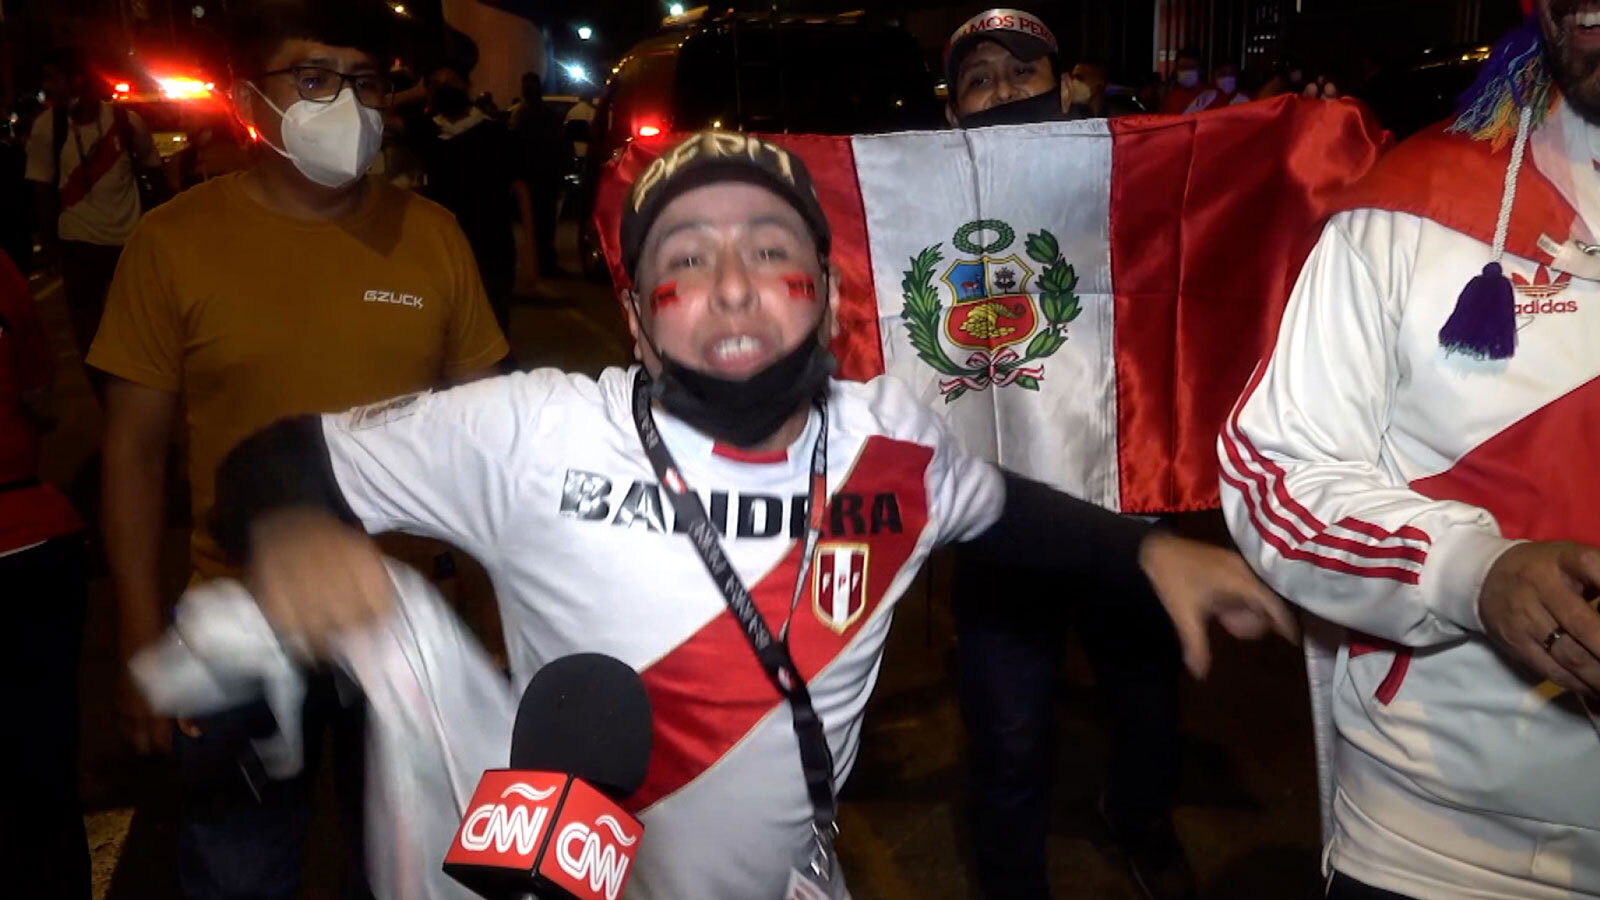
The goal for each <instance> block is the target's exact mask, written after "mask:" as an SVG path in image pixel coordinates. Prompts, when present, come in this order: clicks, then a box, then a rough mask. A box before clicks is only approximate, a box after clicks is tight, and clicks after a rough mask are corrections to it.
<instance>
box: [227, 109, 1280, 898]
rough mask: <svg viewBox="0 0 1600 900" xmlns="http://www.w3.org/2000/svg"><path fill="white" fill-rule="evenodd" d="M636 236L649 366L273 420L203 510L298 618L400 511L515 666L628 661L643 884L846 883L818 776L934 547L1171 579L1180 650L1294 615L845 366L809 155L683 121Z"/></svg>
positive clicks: (543, 376)
mask: <svg viewBox="0 0 1600 900" xmlns="http://www.w3.org/2000/svg"><path fill="white" fill-rule="evenodd" d="M621 237H622V247H623V253H624V255H625V264H626V267H627V270H628V272H629V273H630V274H631V276H632V280H633V288H632V289H631V290H629V291H627V292H626V293H625V294H624V297H623V299H624V301H625V303H626V305H627V308H628V310H629V324H630V327H631V329H632V332H633V334H634V336H635V338H636V340H637V343H638V354H639V358H640V360H641V363H642V364H641V365H639V366H635V367H632V368H631V369H612V370H608V371H606V372H605V373H604V374H602V375H601V376H600V378H599V379H598V380H590V379H588V378H584V377H580V376H577V375H569V374H566V373H563V372H558V371H554V370H541V371H535V372H530V373H521V374H515V375H510V376H506V377H504V378H500V379H496V380H491V381H485V382H481V383H478V384H476V385H472V386H468V387H464V388H460V389H456V390H452V391H449V392H445V393H437V394H421V395H416V396H413V397H408V398H402V399H399V400H395V401H390V402H388V403H384V404H378V405H376V406H372V407H367V408H363V409H358V410H355V411H353V412H351V413H347V414H344V415H337V416H328V417H323V418H320V419H318V418H302V419H295V420H288V421H284V422H281V423H279V424H277V425H275V426H272V427H271V428H269V429H267V430H266V431H264V432H262V433H260V434H258V435H256V436H255V437H252V438H250V439H249V440H247V441H246V442H245V443H244V444H242V445H241V446H240V447H239V448H237V449H236V450H235V451H234V453H233V454H232V455H231V456H230V458H229V460H228V461H227V462H226V463H225V464H224V465H223V467H222V470H221V471H220V473H219V475H218V488H219V495H218V503H217V519H216V525H217V528H218V533H219V537H220V538H221V540H222V541H223V544H224V546H227V547H229V548H230V550H231V551H232V552H234V553H237V554H239V555H241V556H248V562H249V567H250V568H249V571H250V573H251V574H250V579H249V581H250V585H251V588H252V590H253V593H254V594H255V597H256V598H257V601H258V602H259V603H260V604H261V606H262V608H263V609H264V611H265V612H266V613H267V616H268V618H269V619H270V620H271V621H272V622H273V623H274V624H275V625H276V627H277V628H278V629H280V630H281V631H282V632H284V633H288V634H291V635H303V636H308V637H310V638H312V639H314V640H315V639H317V638H320V637H324V636H327V635H329V634H330V633H332V632H336V631H339V630H341V629H347V628H351V627H355V626H359V625H361V624H363V623H364V622H367V621H370V620H372V619H373V618H375V617H377V616H380V615H382V614H383V612H384V611H385V610H386V609H387V607H388V605H389V603H390V591H391V584H390V581H389V577H388V575H387V574H386V572H385V570H384V568H383V565H382V563H381V561H380V558H379V555H378V552H377V550H376V549H375V548H374V547H373V544H372V542H371V540H370V539H369V538H368V537H367V534H368V533H374V532H382V531H388V530H404V531H411V532H417V533H421V534H426V535H432V536H435V537H439V538H442V539H444V540H447V541H450V542H452V543H454V544H457V545H459V546H461V547H463V548H465V549H466V550H467V551H469V552H471V553H472V554H473V555H474V556H476V557H477V558H478V559H479V560H481V561H482V562H483V563H484V565H485V566H486V567H487V568H488V570H489V571H490V573H491V574H492V576H493V578H494V582H495V586H496V589H497V592H498V594H499V597H500V602H501V604H502V615H503V619H504V621H505V633H506V643H507V649H508V652H509V657H510V663H511V668H512V672H513V675H514V680H515V681H516V682H517V683H518V684H525V683H527V681H528V679H529V678H530V677H531V676H532V674H533V672H534V671H535V670H536V669H538V668H539V666H541V665H542V664H544V663H546V662H548V661H550V660H553V659H555V658H558V657H560V656H563V655H566V654H570V653H574V652H578V651H595V652H601V653H606V654H609V655H611V656H614V657H616V658H618V659H621V660H623V661H624V662H626V663H627V664H628V665H630V666H632V667H634V668H635V669H637V670H638V671H639V672H640V674H641V676H642V677H643V679H644V682H645V685H646V687H647V689H648V691H649V695H650V699H651V705H652V707H653V710H654V716H655V719H654V743H653V753H652V757H651V761H650V768H649V773H648V775H647V776H646V779H645V782H644V785H643V787H642V788H641V789H640V790H639V791H638V792H637V793H636V794H635V795H633V796H632V797H630V798H629V802H630V803H631V804H632V806H633V807H634V808H636V809H638V810H641V811H642V813H641V818H642V820H643V822H644V824H645V825H646V828H647V830H648V836H647V837H646V839H645V842H644V845H643V847H642V849H641V855H640V857H639V858H638V860H637V863H636V866H635V869H634V872H635V874H634V875H633V876H632V880H631V882H630V883H629V889H628V893H629V895H630V896H632V897H654V898H682V897H696V898H706V900H750V898H758V897H759V898H768V897H777V896H784V895H785V893H786V890H787V891H794V890H795V887H794V882H793V881H792V879H793V878H795V877H796V876H797V874H798V873H801V872H808V871H809V872H810V873H811V875H810V876H808V877H816V878H820V879H821V880H822V881H824V882H826V883H825V884H824V885H823V887H822V890H824V891H825V892H826V893H827V894H828V895H831V896H843V895H844V891H843V886H842V881H840V880H839V878H838V874H837V867H836V866H832V865H831V864H830V863H831V849H832V847H831V834H832V817H833V815H834V789H835V787H836V785H837V784H838V783H840V782H842V781H843V780H844V778H845V777H847V776H848V774H849V772H850V768H851V765H852V764H853V763H854V761H855V756H856V750H857V746H858V740H859V735H860V725H861V716H862V712H863V709H864V708H865V704H866V701H867V697H868V695H869V693H870V692H871V689H872V686H873V683H874V681H875V679H876V676H877V671H878V665H879V662H880V659H881V654H882V650H883V645H884V639H885V636H886V634H887V632H888V628H889V623H890V619H891V616H892V611H893V607H894V604H895V603H896V601H897V600H898V599H899V598H900V596H901V595H902V594H903V593H904V591H905V589H906V587H907V586H908V585H909V584H910V583H911V580H912V578H913V577H914V576H915V574H916V572H917V570H918V568H919V567H920V566H921V565H922V563H923V561H924V560H925V559H926V558H927V556H928V554H929V552H931V551H932V550H933V549H934V548H935V547H936V546H939V545H941V544H946V543H951V542H958V541H961V542H972V543H973V544H975V545H978V546H984V545H987V546H990V547H992V548H994V550H995V552H997V553H998V554H1001V555H1003V556H1005V557H1006V558H1015V557H1016V556H1017V555H1019V554H1020V555H1025V556H1028V557H1029V558H1032V559H1035V560H1038V561H1039V562H1040V563H1041V564H1045V563H1052V564H1055V565H1057V566H1059V567H1060V568H1061V570H1062V572H1063V574H1064V575H1067V576H1069V577H1071V578H1073V579H1075V580H1082V581H1100V582H1107V583H1111V584H1114V585H1116V586H1118V587H1120V588H1122V589H1124V590H1127V591H1129V597H1130V602H1149V603H1155V602H1157V601H1156V597H1157V596H1158V597H1159V599H1160V602H1161V603H1162V604H1164V605H1165V608H1166V610H1167V612H1168V613H1169V614H1170V616H1171V617H1172V619H1173V621H1174V623H1175V625H1176V627H1177V631H1178V633H1179V634H1180V635H1181V636H1182V638H1183V640H1184V643H1185V648H1186V652H1187V659H1188V661H1189V664H1190V666H1191V668H1192V669H1193V670H1194V671H1195V672H1196V673H1197V674H1200V673H1203V672H1204V671H1205V668H1206V665H1207V658H1208V656H1207V648H1206V627H1207V622H1208V621H1210V620H1219V621H1221V622H1222V623H1223V624H1224V625H1225V626H1226V627H1227V628H1228V629H1229V630H1230V631H1232V632H1233V633H1235V634H1237V635H1248V636H1257V635H1260V634H1262V633H1264V632H1265V631H1266V630H1267V629H1268V628H1269V627H1273V628H1276V629H1278V630H1279V631H1280V632H1283V633H1286V634H1287V633H1288V632H1289V631H1290V625H1289V623H1288V622H1287V620H1286V619H1285V618H1284V616H1285V615H1286V608H1284V607H1283V606H1282V605H1281V604H1280V602H1279V601H1278V600H1277V598H1276V597H1275V596H1274V595H1273V594H1272V593H1271V592H1270V591H1268V590H1267V589H1266V588H1265V587H1264V586H1263V585H1262V584H1261V583H1260V582H1258V581H1257V580H1256V579H1255V578H1254V577H1253V576H1252V575H1251V574H1250V572H1249V570H1248V568H1247V567H1246V566H1245V565H1244V563H1243V561H1242V560H1240V559H1239V558H1238V557H1237V556H1235V555H1234V554H1231V553H1228V552H1225V551H1222V550H1218V549H1215V548H1212V547H1209V546H1205V545H1201V544H1196V543H1192V542H1189V541H1185V540H1182V539H1179V538H1176V537H1173V536H1170V535H1167V534H1164V533H1161V532H1156V531H1151V530H1149V529H1148V528H1147V527H1146V526H1144V525H1143V524H1141V523H1136V522H1130V521H1128V520H1126V519H1123V518H1122V517H1119V516H1116V515H1114V514H1111V513H1108V512H1104V511H1102V510H1100V509H1098V508H1096V507H1093V506H1091V505H1089V504H1086V503H1082V502H1080V501H1077V500H1074V499H1073V498H1071V497H1068V496H1065V495H1063V494H1059V493H1057V492H1055V491H1052V490H1050V489H1048V488H1045V487H1043V486H1041V485H1038V484H1035V483H1032V482H1028V481H1026V480H1024V479H1021V478H1017V477H1013V476H1010V475H1007V474H1005V473H1003V472H1001V471H999V470H997V469H996V468H994V467H993V466H991V465H989V464H988V463H986V462H983V461H982V460H980V459H978V458H976V457H974V456H971V455H969V454H968V453H967V452H966V451H965V450H963V449H962V447H961V446H960V444H959V443H958V442H957V441H956V440H955V439H954V437H953V436H952V435H951V432H950V431H949V430H948V429H947V428H946V426H945V425H944V423H943V422H942V420H941V419H940V418H939V417H938V416H937V415H935V414H934V413H933V412H932V411H931V410H929V409H927V408H925V407H923V406H922V405H920V404H919V403H918V402H917V401H916V399H915V398H914V397H913V396H912V394H911V393H910V391H909V390H907V389H906V388H904V387H903V386H901V385H900V384H899V383H898V382H896V381H895V380H893V379H892V378H879V379H876V380H874V381H872V382H871V383H868V384H852V383H845V382H839V381H835V380H833V379H832V378H831V376H830V372H831V358H830V357H829V355H828V353H827V350H826V342H827V340H828V339H829V338H830V337H831V335H832V333H833V330H834V327H835V326H834V318H833V310H834V306H835V304H836V302H837V301H838V278H837V276H836V275H835V273H834V271H833V269H832V268H831V267H830V265H829V262H828V251H829V243H830V230H829V227H828V222H827V219H826V218H825V216H824V215H823V212H822V209H821V206H820V204H819V203H818V202H817V199H816V194H815V191H814V189H813V188H812V185H811V180H810V176H809V175H808V174H807V172H806V170H805V168H804V166H803V165H802V164H801V162H800V160H799V159H798V158H796V157H793V156H791V155H789V154H788V153H787V152H785V151H784V150H782V149H781V148H779V147H777V146H775V145H773V144H770V143H767V142H764V141H761V140H759V139H757V138H753V137H746V136H744V135H738V134H729V133H719V132H706V133H702V134H698V135H695V136H693V137H691V138H689V139H688V140H687V141H685V142H684V143H683V144H681V145H680V146H678V147H677V148H676V149H674V150H672V151H670V152H668V153H667V154H666V155H665V156H664V157H662V158H661V159H660V160H659V161H658V162H657V163H655V164H654V165H653V166H652V167H651V168H650V169H649V170H648V171H646V172H645V173H644V175H642V176H641V177H640V179H639V180H638V181H637V183H636V184H635V185H634V188H633V190H632V193H631V195H630V197H629V198H628V205H627V208H626V211H625V213H624V216H623V222H622V235H621ZM691 536H693V537H694V540H691ZM719 566H720V568H719ZM708 569H710V570H715V571H718V577H716V578H715V579H713V578H712V577H711V576H710V575H708ZM730 576H731V577H730ZM1135 588H1137V590H1135ZM1152 588H1153V591H1152V590H1151V589H1152ZM746 590H748V594H746V593H744V592H745V591H746ZM758 636H767V637H773V636H777V637H776V638H775V640H774V641H773V642H771V643H767V642H765V641H763V640H761V639H759V638H758ZM758 646H759V647H761V648H762V649H761V650H759V651H758V650H756V649H755V648H756V647H758ZM441 852H442V849H441ZM818 862H821V863H822V865H817V866H813V867H808V866H807V863H813V864H815V863H818ZM818 871H822V872H824V873H829V874H827V875H826V876H819V875H817V874H816V873H817V872H818ZM786 884H787V885H789V887H788V888H787V889H786Z"/></svg>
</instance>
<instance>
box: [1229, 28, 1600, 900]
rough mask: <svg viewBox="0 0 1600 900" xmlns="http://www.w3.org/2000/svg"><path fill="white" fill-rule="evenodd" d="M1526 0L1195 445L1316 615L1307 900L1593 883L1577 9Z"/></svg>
mask: <svg viewBox="0 0 1600 900" xmlns="http://www.w3.org/2000/svg"><path fill="white" fill-rule="evenodd" d="M1534 5H1536V6H1537V9H1535V10H1531V15H1530V17H1529V18H1528V20H1527V21H1526V22H1525V23H1524V24H1523V26H1522V27H1521V28H1519V29H1518V30H1517V31H1516V32H1514V33H1513V34H1511V35H1509V36H1508V37H1507V38H1506V39H1505V40H1503V41H1502V42H1501V44H1500V45H1499V46H1498V47H1497V48H1496V50H1495V53H1494V54H1493V55H1492V56H1491V58H1490V60H1489V61H1488V62H1487V63H1486V64H1485V68H1484V70H1483V73H1482V74H1481V75H1480V77H1479V81H1478V84H1477V85H1475V87H1474V89H1473V91H1472V92H1471V93H1470V94H1469V95H1468V102H1467V103H1466V105H1465V108H1464V110H1463V112H1462V113H1461V114H1460V116H1459V117H1458V118H1457V119H1455V120H1454V121H1453V122H1451V123H1448V124H1446V125H1442V126H1440V127H1439V128H1437V129H1434V130H1432V131H1428V132H1424V133H1422V134H1420V135H1418V136H1417V137H1415V138H1413V139H1411V140H1410V141H1407V142H1406V143H1405V144H1402V145H1401V146H1400V147H1399V148H1398V149H1396V150H1395V151H1394V152H1393V153H1391V154H1390V155H1389V156H1388V157H1386V158H1385V159H1384V160H1383V161H1381V162H1380V163H1379V166H1378V167H1377V168H1376V169H1375V170H1374V171H1373V173H1372V174H1371V175H1370V176H1369V177H1368V179H1367V180H1366V181H1365V182H1364V183H1363V184H1361V185H1359V186H1358V187H1357V189H1356V191H1355V196H1353V197H1351V198H1349V199H1348V201H1347V203H1346V205H1347V207H1348V211H1346V212H1343V213H1340V214H1339V215H1337V216H1335V217H1334V218H1333V219H1332V220H1331V221H1330V222H1329V223H1328V225H1327V228H1326V230H1325V231H1324V232H1323V235H1322V239H1321V241H1320V243H1319V244H1318V245H1317V249H1316V251H1315V252H1314V253H1313V254H1312V255H1311V258H1310V259H1309V260H1308V261H1307V263H1306V266H1305V269H1304V270H1303V271H1302V272H1301V274H1300V282H1299V284H1298V286H1297V287H1296V289H1295V291H1294V294H1293V296H1292V298H1291V300H1290V302H1289V307H1288V310H1287V312H1286V314H1285V318H1284V320H1283V326H1282V330H1281V332H1280V334H1279V337H1278V344H1277V349H1276V350H1275V351H1274V353H1273V355H1272V357H1271V359H1270V360H1269V361H1268V362H1267V363H1266V364H1265V366H1264V368H1263V369H1262V370H1261V371H1259V372H1258V373H1257V376H1256V378H1255V379H1254V380H1253V381H1252V383H1251V387H1250V388H1249V389H1248V390H1247V392H1246V394H1245V397H1244V399H1243V400H1242V401H1241V404H1240V407H1239V409H1238V410H1237V411H1236V412H1235V414H1234V415H1233V416H1232V417H1231V419H1230V421H1229V422H1228V423H1227V425H1226V426H1225V430H1224V433H1223V436H1222V439H1221V451H1222V464H1223V481H1224V485H1223V491H1222V494H1223V501H1224V505H1225V508H1226V512H1227V514H1228V518H1229V522H1230V525H1231V527H1232V530H1233V533H1234V536H1235V537H1236V538H1237V540H1238V542H1239V545H1240V546H1241V547H1242V548H1243V549H1244V551H1245V553H1246V555H1247V556H1248V557H1250V558H1251V559H1252V561H1253V562H1254V563H1255V564H1256V566H1257V568H1258V569H1259V570H1260V571H1261V572H1262V574H1263V575H1264V576H1265V577H1266V579H1267V580H1268V581H1269V582H1270V583H1271V584H1272V585H1273V586H1274V587H1276V588H1277V589H1278V590H1279V591H1281V592H1282V593H1283V594H1284V595H1285V596H1287V597H1288V598H1289V599H1290V600H1292V601H1293V602H1295V603H1297V604H1299V605H1300V606H1303V607H1305V608H1306V609H1307V610H1309V611H1311V612H1312V613H1315V614H1316V615H1317V616H1319V617H1323V618H1325V619H1327V620H1330V621H1331V622H1332V623H1335V624H1336V625H1339V626H1343V628H1342V629H1339V630H1338V632H1339V633H1338V634H1336V635H1335V636H1333V637H1332V638H1331V639H1330V640H1328V641H1326V642H1321V643H1322V644H1323V645H1324V646H1326V647H1327V650H1326V651H1325V653H1323V652H1319V651H1318V650H1317V649H1316V646H1317V645H1316V644H1313V645H1312V651H1311V652H1310V653H1309V658H1310V661H1311V663H1312V666H1311V668H1312V675H1313V677H1312V684H1313V690H1314V694H1315V697H1316V699H1317V700H1318V701H1319V702H1318V703H1317V704H1316V708H1317V710H1318V713H1319V716H1318V718H1319V737H1320V738H1321V739H1322V741H1323V742H1324V745H1325V746H1327V745H1328V744H1331V747H1330V748H1329V749H1330V750H1331V755H1330V757H1329V758H1330V760H1331V777H1330V778H1326V779H1325V782H1324V789H1325V797H1324V800H1325V810H1324V813H1325V819H1324V824H1325V828H1326V836H1327V838H1328V840H1329V847H1328V852H1327V855H1326V856H1325V857H1324V859H1325V860H1327V864H1328V866H1329V871H1328V873H1327V874H1328V876H1329V896H1330V897H1336V898H1346V900H1348V898H1356V900H1362V898H1395V897H1405V898H1416V900H1459V898H1463V897H1473V898H1480V900H1512V898H1518V900H1526V898H1533V900H1556V898H1562V900H1566V898H1575V897H1588V898H1595V897H1600V733H1597V725H1600V720H1594V716H1595V711H1596V709H1597V707H1596V706H1595V705H1594V703H1595V698H1596V696H1597V693H1600V659H1597V657H1600V615H1596V613H1595V611H1594V609H1593V608H1592V598H1593V597H1594V596H1595V594H1596V593H1597V592H1600V549H1597V547H1600V490H1597V486H1600V479H1596V477H1595V474H1594V471H1593V469H1592V468H1591V465H1592V464H1591V463H1589V462H1586V459H1587V457H1588V454H1589V452H1590V450H1591V447H1592V446H1593V445H1594V437H1595V429H1596V423H1597V422H1600V354H1597V353H1596V347H1600V259H1597V258H1596V256H1595V255H1594V254H1595V253H1596V252H1597V251H1596V243H1597V242H1600V174H1597V172H1596V162H1595V160H1596V158H1597V154H1600V3H1596V2H1593V0H1587V2H1579V0H1539V2H1538V3H1537V4H1531V3H1530V4H1529V6H1534ZM1480 272H1481V274H1479V273H1480ZM1474 275H1476V277H1473V276H1474ZM1464 282H1466V283H1467V284H1466V287H1465V289H1463V287H1462V285H1463V283H1464Z"/></svg>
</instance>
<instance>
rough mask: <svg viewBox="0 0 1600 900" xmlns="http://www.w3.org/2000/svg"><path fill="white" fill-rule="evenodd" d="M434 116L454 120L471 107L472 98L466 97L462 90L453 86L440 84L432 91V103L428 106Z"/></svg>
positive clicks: (464, 91)
mask: <svg viewBox="0 0 1600 900" xmlns="http://www.w3.org/2000/svg"><path fill="white" fill-rule="evenodd" d="M429 105H430V106H431V107H432V108H433V112H434V114H435V115H440V116H446V117H449V118H452V119H453V118H455V117H457V116H460V115H462V114H464V113H466V111H467V108H468V107H470V106H472V98H471V97H469V96H467V92H466V90H465V89H463V88H458V87H456V86H455V85H453V84H441V85H439V86H438V87H436V88H434V89H433V102H432V103H431V104H429Z"/></svg>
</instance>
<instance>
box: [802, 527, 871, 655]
mask: <svg viewBox="0 0 1600 900" xmlns="http://www.w3.org/2000/svg"><path fill="white" fill-rule="evenodd" d="M868 549H869V548H868V547H867V545H866V544H834V543H827V544H820V545H818V547H817V559H816V566H815V569H816V574H815V575H814V576H813V581H812V587H811V610H812V612H814V613H816V616H817V621H819V622H821V623H822V624H824V625H826V626H828V627H829V628H831V629H833V630H834V631H836V632H838V633H839V634H844V632H845V630H846V629H848V628H849V627H850V626H851V625H854V624H855V622H856V620H857V619H859V618H861V612H862V611H863V610H865V609H866V608H867V551H868Z"/></svg>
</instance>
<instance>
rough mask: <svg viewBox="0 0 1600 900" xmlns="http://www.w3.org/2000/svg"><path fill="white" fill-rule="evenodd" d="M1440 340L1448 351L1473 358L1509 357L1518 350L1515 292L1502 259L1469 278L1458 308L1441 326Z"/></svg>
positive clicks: (1459, 299) (1458, 299)
mask: <svg viewBox="0 0 1600 900" xmlns="http://www.w3.org/2000/svg"><path fill="white" fill-rule="evenodd" d="M1439 343H1440V345H1442V346H1443V347H1444V349H1445V351H1446V352H1447V353H1463V354H1466V355H1467V356H1470V357H1473V358H1474V359H1510V358H1511V354H1513V353H1515V352H1516V349H1517V301H1516V293H1515V292H1514V291H1513V290H1512V287H1511V280H1510V279H1508V278H1506V276H1505V274H1504V273H1502V272H1501V270H1500V264H1499V263H1493V262H1492V263H1489V264H1488V265H1486V266H1484V267H1483V274H1482V275H1479V276H1478V277H1476V278H1474V279H1472V280H1471V281H1469V282H1467V286H1466V287H1465V288H1463V289H1462V290H1461V296H1460V297H1457V298H1456V308H1455V311H1454V312H1452V313H1450V319H1449V321H1447V322H1445V323H1444V327H1443V328H1441V329H1439Z"/></svg>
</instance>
